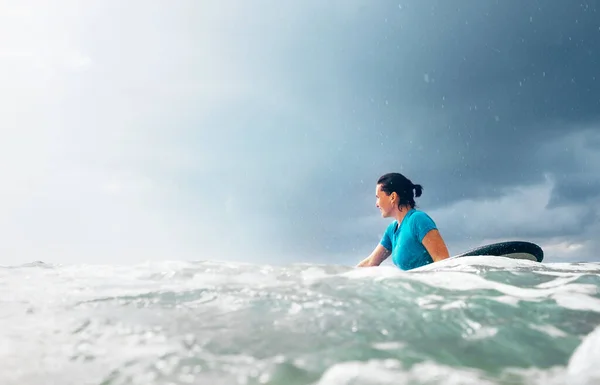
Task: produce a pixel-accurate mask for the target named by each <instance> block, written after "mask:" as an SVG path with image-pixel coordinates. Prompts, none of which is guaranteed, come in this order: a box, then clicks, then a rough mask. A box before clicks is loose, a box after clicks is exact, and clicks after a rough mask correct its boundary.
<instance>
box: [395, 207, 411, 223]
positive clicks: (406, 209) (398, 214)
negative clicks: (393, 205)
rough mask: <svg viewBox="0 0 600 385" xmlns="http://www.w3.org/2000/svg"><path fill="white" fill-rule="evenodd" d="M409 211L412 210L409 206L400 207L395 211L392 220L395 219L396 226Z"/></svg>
mask: <svg viewBox="0 0 600 385" xmlns="http://www.w3.org/2000/svg"><path fill="white" fill-rule="evenodd" d="M410 210H412V207H410V206H400V207H399V208H398V209H397V210H396V214H395V215H394V218H396V220H397V221H398V224H400V223H402V220H403V219H404V217H405V216H406V214H408V212H409V211H410Z"/></svg>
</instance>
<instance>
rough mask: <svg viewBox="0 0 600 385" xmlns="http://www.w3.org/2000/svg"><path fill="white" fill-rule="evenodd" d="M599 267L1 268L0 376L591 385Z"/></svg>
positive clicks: (463, 263)
mask: <svg viewBox="0 0 600 385" xmlns="http://www.w3.org/2000/svg"><path fill="white" fill-rule="evenodd" d="M599 274H600V264H599V263H581V264H553V263H543V264H539V263H534V262H529V261H516V260H509V259H506V258H497V257H496V258H494V257H468V258H457V259H453V260H447V261H443V262H440V263H436V264H433V265H430V266H427V267H425V268H422V269H418V270H416V271H411V272H402V271H399V270H397V269H395V268H393V267H391V266H385V267H377V268H362V269H357V268H353V267H348V266H333V265H290V266H266V265H252V264H238V263H221V262H160V263H159V262H152V263H145V264H139V265H130V266H96V265H66V266H53V265H47V264H44V263H33V264H29V265H26V266H18V267H4V268H0V384H2V385H34V384H35V385H42V384H43V385H51V384H56V385H59V384H60V385H70V384H73V385H75V384H77V385H85V384H94V385H124V384H144V385H147V384H148V385H151V384H210V385H212V384H215V385H218V384H286V385H300V384H312V385H325V384H327V385H330V384H331V385H334V384H335V385H338V384H339V385H341V384H394V385H403V384H446V385H448V384H477V385H486V384H540V385H541V384H569V385H577V384H600V327H599V325H600V292H599V291H600V276H599Z"/></svg>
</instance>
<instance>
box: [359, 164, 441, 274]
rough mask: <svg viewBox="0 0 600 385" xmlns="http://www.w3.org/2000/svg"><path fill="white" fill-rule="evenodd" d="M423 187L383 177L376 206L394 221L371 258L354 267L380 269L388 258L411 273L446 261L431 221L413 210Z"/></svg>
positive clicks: (401, 178)
mask: <svg viewBox="0 0 600 385" xmlns="http://www.w3.org/2000/svg"><path fill="white" fill-rule="evenodd" d="M422 192H423V187H422V186H421V185H418V184H413V183H412V182H411V181H410V180H409V179H408V178H406V177H405V176H404V175H402V174H399V173H389V174H385V175H382V176H381V177H380V178H379V180H378V181H377V186H376V190H375V196H376V198H377V201H376V205H377V207H378V208H379V210H380V211H381V216H382V217H384V218H394V219H395V221H393V222H392V223H390V225H389V226H388V227H387V229H386V230H385V232H384V234H383V237H382V238H381V241H380V242H379V244H378V245H377V247H375V249H374V250H373V252H372V253H371V255H369V256H368V257H367V258H365V259H364V260H362V261H361V262H360V263H359V264H358V265H357V267H366V266H379V265H380V264H381V263H382V262H383V261H385V260H386V259H387V258H388V257H389V256H390V255H391V256H392V262H393V263H394V265H396V266H398V267H399V268H400V269H402V270H410V269H414V268H417V267H420V266H424V265H427V264H430V263H433V262H437V261H441V260H442V259H446V258H449V256H450V255H449V253H448V248H447V247H446V243H445V242H444V239H443V238H442V236H441V235H440V232H439V230H438V229H437V226H436V224H435V222H434V221H433V219H431V217H430V216H429V215H427V214H426V213H425V212H423V211H420V210H417V209H415V199H414V198H415V197H419V196H421V194H422Z"/></svg>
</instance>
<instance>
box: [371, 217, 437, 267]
mask: <svg viewBox="0 0 600 385" xmlns="http://www.w3.org/2000/svg"><path fill="white" fill-rule="evenodd" d="M433 229H437V226H436V224H435V222H434V221H433V219H431V218H430V217H429V215H427V214H426V213H424V212H422V211H419V210H416V209H411V210H409V211H408V212H407V213H406V216H405V217H404V218H403V219H402V223H400V226H398V221H393V222H392V223H390V225H389V226H388V227H387V229H386V230H385V233H384V234H383V237H382V238H381V245H382V246H383V247H385V248H386V249H388V250H389V251H391V252H392V262H393V263H394V265H396V266H398V267H399V268H401V269H402V270H410V269H414V268H417V267H420V266H423V265H427V264H429V263H433V259H432V258H431V255H429V253H428V252H427V249H425V246H423V244H422V243H421V242H422V241H423V237H425V235H427V233H428V232H429V231H431V230H433Z"/></svg>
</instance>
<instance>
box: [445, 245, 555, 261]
mask: <svg viewBox="0 0 600 385" xmlns="http://www.w3.org/2000/svg"><path fill="white" fill-rule="evenodd" d="M475 255H491V256H497V257H507V258H513V259H527V260H530V261H534V262H542V260H543V259H544V251H543V250H542V248H541V247H540V246H538V245H536V244H535V243H531V242H525V241H507V242H499V243H492V244H489V245H484V246H479V247H476V248H474V249H471V250H468V251H465V252H464V253H462V254H458V255H455V256H453V257H452V258H460V257H470V256H475Z"/></svg>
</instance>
